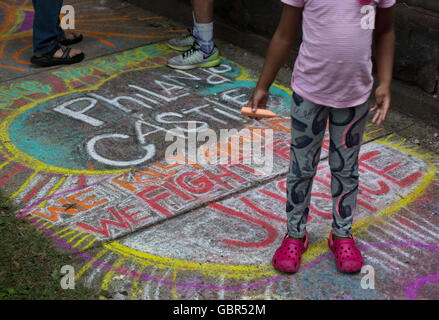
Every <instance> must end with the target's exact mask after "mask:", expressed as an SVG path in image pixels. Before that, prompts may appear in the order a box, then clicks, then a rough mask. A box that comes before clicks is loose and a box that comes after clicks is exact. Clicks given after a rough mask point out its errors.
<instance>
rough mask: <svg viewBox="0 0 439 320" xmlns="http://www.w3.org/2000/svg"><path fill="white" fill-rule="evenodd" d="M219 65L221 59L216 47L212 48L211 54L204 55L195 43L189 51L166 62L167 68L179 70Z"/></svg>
mask: <svg viewBox="0 0 439 320" xmlns="http://www.w3.org/2000/svg"><path fill="white" fill-rule="evenodd" d="M220 63H221V59H220V56H219V51H218V48H217V47H214V48H213V50H212V52H211V53H205V52H204V51H203V50H201V48H200V46H199V45H198V44H197V42H195V44H194V45H193V46H192V48H191V49H189V50H187V51H185V52H183V53H182V54H180V55H178V56H176V57H173V58H171V59H169V60H168V66H169V67H171V68H173V69H179V70H189V69H195V68H209V67H216V66H218V65H219V64H220Z"/></svg>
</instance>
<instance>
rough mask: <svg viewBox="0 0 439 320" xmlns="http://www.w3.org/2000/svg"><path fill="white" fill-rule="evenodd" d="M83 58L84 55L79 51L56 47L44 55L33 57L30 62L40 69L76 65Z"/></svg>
mask: <svg viewBox="0 0 439 320" xmlns="http://www.w3.org/2000/svg"><path fill="white" fill-rule="evenodd" d="M84 57H85V55H84V53H83V52H81V51H80V50H77V49H72V48H69V47H61V46H56V47H55V48H54V49H53V50H52V51H50V52H48V53H46V54H41V55H34V56H33V57H32V58H31V62H32V63H33V64H36V65H38V66H40V67H50V66H55V65H61V64H73V63H78V62H80V61H82V60H83V59H84Z"/></svg>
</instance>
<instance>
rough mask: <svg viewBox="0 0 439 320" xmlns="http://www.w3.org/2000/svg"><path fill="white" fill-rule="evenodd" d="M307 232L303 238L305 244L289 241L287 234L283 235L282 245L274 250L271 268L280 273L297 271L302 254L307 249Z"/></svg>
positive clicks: (293, 240)
mask: <svg viewBox="0 0 439 320" xmlns="http://www.w3.org/2000/svg"><path fill="white" fill-rule="evenodd" d="M308 245H309V242H308V232H307V233H306V236H305V242H302V241H299V240H295V239H291V238H289V237H288V233H287V234H285V236H284V239H283V240H282V244H281V245H280V247H279V248H278V249H277V250H276V252H275V253H274V256H273V260H272V261H271V262H272V264H273V266H274V267H275V268H276V269H277V270H279V271H282V272H287V273H294V272H297V270H299V267H300V261H301V260H302V253H304V252H305V251H306V249H308Z"/></svg>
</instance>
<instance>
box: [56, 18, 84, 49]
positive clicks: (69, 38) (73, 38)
mask: <svg viewBox="0 0 439 320" xmlns="http://www.w3.org/2000/svg"><path fill="white" fill-rule="evenodd" d="M56 26H57V27H56V30H57V33H58V42H59V43H60V44H61V45H63V46H71V45H74V44H77V43H79V42H81V41H82V39H84V37H83V36H82V34H80V33H77V32H74V31H69V30H64V29H62V28H61V20H60V19H59V16H58V22H57V24H56Z"/></svg>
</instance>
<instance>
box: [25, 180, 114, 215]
mask: <svg viewBox="0 0 439 320" xmlns="http://www.w3.org/2000/svg"><path fill="white" fill-rule="evenodd" d="M111 178H112V177H111V176H110V177H107V178H105V179H102V180H100V181H98V182H95V183H92V184H89V185H85V186H82V187H78V188H74V189H71V190H67V191H63V192H59V193H54V194H52V195H51V196H49V197H45V198H41V199H38V200H37V201H35V202H33V203H31V204H30V205H29V206H27V207H26V209H24V210H23V211H21V212H20V213H19V214H18V217H19V218H23V217H24V215H25V214H26V213H28V212H29V211H30V210H32V209H33V208H34V207H35V206H37V205H39V204H40V203H41V202H44V201H46V200H50V199H52V198H55V197H58V196H62V195H65V194H67V193H72V192H76V191H80V190H84V189H87V188H89V187H93V186H96V185H99V184H102V183H104V182H106V181H107V180H109V179H111Z"/></svg>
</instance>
